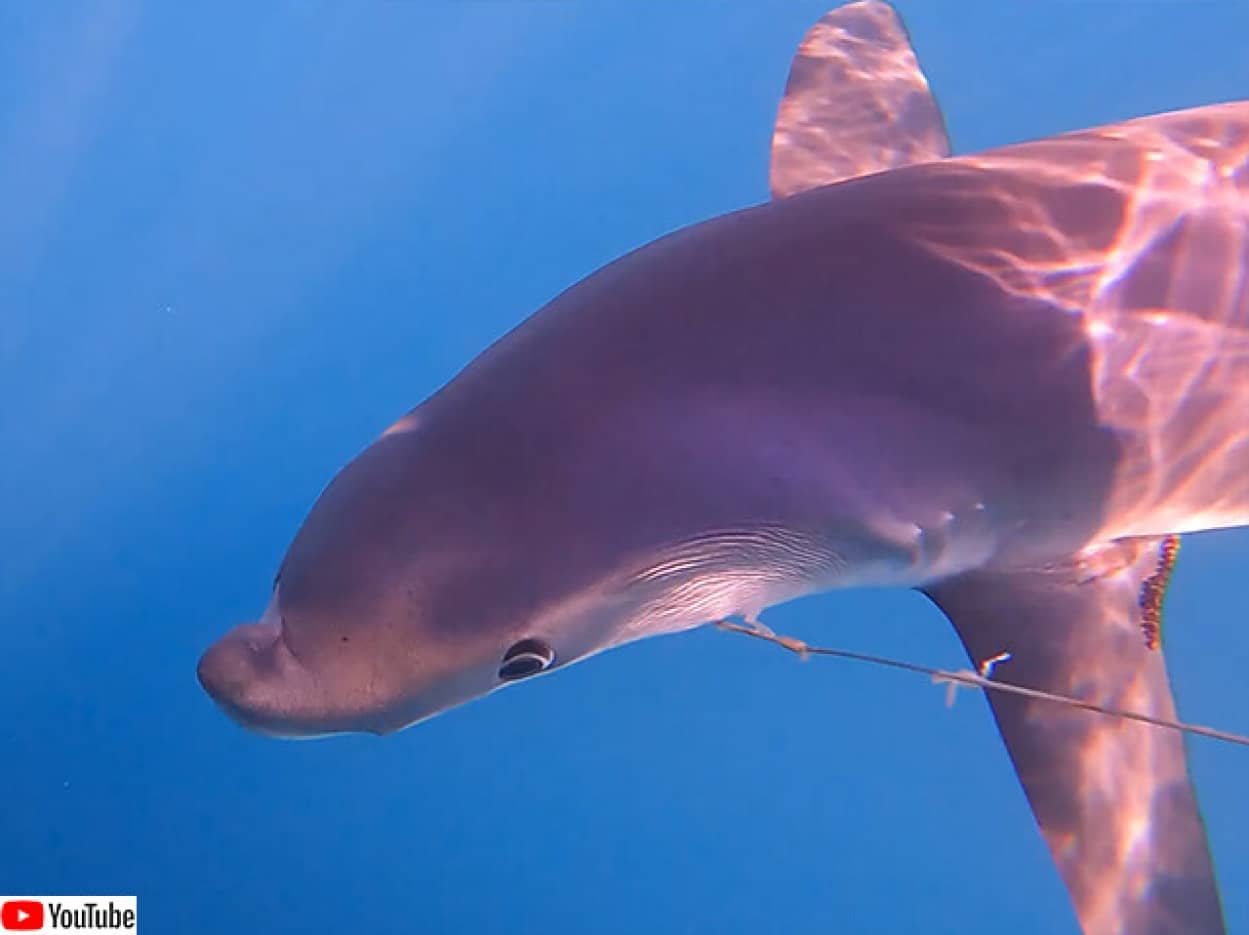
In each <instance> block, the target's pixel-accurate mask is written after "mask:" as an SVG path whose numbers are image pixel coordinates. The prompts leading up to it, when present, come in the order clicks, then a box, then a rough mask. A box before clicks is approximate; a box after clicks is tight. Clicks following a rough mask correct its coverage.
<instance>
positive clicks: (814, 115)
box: [769, 0, 950, 198]
mask: <svg viewBox="0 0 1249 935" xmlns="http://www.w3.org/2000/svg"><path fill="white" fill-rule="evenodd" d="M949 154H950V141H949V139H948V138H947V137H946V132H945V121H944V120H943V119H942V117H941V110H940V108H938V107H937V102H936V101H935V100H934V99H933V96H932V93H931V92H930V91H929V90H928V81H927V79H926V78H924V73H923V72H922V71H920V67H919V61H918V60H917V59H916V57H915V53H914V51H912V49H911V43H910V39H909V38H908V36H907V34H906V27H904V26H903V25H902V20H901V19H900V18H899V17H898V14H897V13H895V12H894V10H893V7H891V6H890V5H889V4H887V3H883V2H879V0H867V2H860V3H849V4H846V5H845V6H843V7H838V8H837V9H835V10H833V11H832V12H831V13H828V14H827V15H825V16H824V18H823V19H821V20H820V21H819V22H817V23H816V24H815V25H814V26H812V27H811V29H810V30H809V31H808V32H807V34H806V36H804V37H803V40H802V44H801V45H799V46H798V54H797V55H795V56H794V61H793V64H792V65H791V66H790V70H789V81H788V82H787V83H786V85H785V96H784V97H783V98H782V99H781V106H780V110H779V112H778V113H777V117H776V128H775V131H774V132H773V135H772V170H771V176H770V179H769V182H770V185H771V188H772V197H773V198H784V197H785V196H787V195H792V194H794V193H796V192H801V191H806V190H807V189H809V188H818V187H819V186H821V185H829V184H831V183H833V182H839V181H842V180H843V179H849V178H854V177H856V176H859V175H869V174H871V173H873V172H881V171H884V170H885V169H896V168H898V167H899V166H905V165H911V164H914V163H919V162H931V161H933V160H935V159H943V158H945V157H946V156H948V155H949Z"/></svg>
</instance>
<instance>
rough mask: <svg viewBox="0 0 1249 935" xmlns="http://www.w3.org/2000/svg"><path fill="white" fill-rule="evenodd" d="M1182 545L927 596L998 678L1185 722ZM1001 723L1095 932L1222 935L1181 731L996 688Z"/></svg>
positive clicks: (961, 580)
mask: <svg viewBox="0 0 1249 935" xmlns="http://www.w3.org/2000/svg"><path fill="white" fill-rule="evenodd" d="M1175 543H1176V540H1175V539H1174V538H1173V537H1167V538H1165V539H1157V538H1151V539H1128V540H1121V541H1119V542H1116V543H1113V544H1110V545H1107V546H1104V547H1101V548H1098V549H1096V550H1093V551H1091V552H1088V553H1085V554H1082V555H1081V556H1079V557H1074V556H1073V557H1072V558H1071V560H1070V561H1068V562H1065V563H1063V564H1061V565H1058V566H1054V567H1050V568H1046V569H1044V570H1039V571H1037V570H1033V571H987V570H985V571H977V572H972V573H969V574H965V575H962V576H960V577H957V578H953V579H951V580H949V581H946V582H943V583H941V584H938V585H935V586H933V587H931V588H928V589H927V593H928V595H929V597H931V598H932V600H933V601H935V602H936V604H937V605H938V606H939V607H940V608H941V609H942V610H943V611H944V612H945V613H946V615H947V616H948V617H949V618H950V620H951V621H952V622H953V623H954V626H955V628H956V629H957V630H958V634H959V637H960V638H961V639H962V641H963V645H964V646H965V647H966V649H967V652H968V653H969V654H970V656H971V658H972V660H973V661H974V662H976V663H977V664H978V663H980V662H982V661H984V660H986V659H991V658H993V657H994V656H997V655H998V654H999V653H1003V652H1009V653H1010V654H1011V656H1010V659H1009V660H1008V661H1003V662H1000V663H998V665H997V666H996V668H995V669H994V671H993V676H992V677H993V678H994V679H995V680H997V681H1002V682H1010V683H1014V684H1018V685H1024V686H1027V687H1029V688H1035V689H1039V690H1042V691H1046V692H1051V693H1055V694H1062V695H1068V696H1074V697H1077V698H1080V699H1082V700H1086V701H1092V702H1095V703H1098V704H1103V705H1107V706H1109V707H1114V708H1118V709H1121V710H1128V711H1135V712H1139V713H1142V714H1147V715H1151V716H1153V717H1158V718H1164V719H1171V720H1173V719H1174V718H1175V705H1174V702H1173V701H1172V698H1171V689H1170V685H1169V683H1168V680H1167V673H1166V667H1165V664H1164V662H1163V658H1162V652H1161V650H1160V649H1158V648H1156V647H1157V646H1158V641H1157V633H1156V630H1155V629H1153V627H1155V626H1156V624H1157V612H1158V610H1159V607H1160V604H1161V599H1162V590H1163V587H1164V585H1165V580H1166V574H1167V573H1168V572H1169V570H1170V563H1171V561H1172V559H1173V558H1174V554H1175ZM987 694H988V695H989V701H990V703H991V705H992V707H993V714H994V716H995V717H996V719H997V724H998V730H999V731H1000V732H1001V735H1002V739H1003V740H1005V741H1006V747H1007V750H1008V751H1009V752H1010V757H1011V760H1012V761H1013V763H1014V766H1015V771H1016V773H1017V774H1018V775H1019V779H1020V782H1021V783H1022V784H1023V787H1024V792H1025V793H1026V794H1027V797H1028V801H1029V803H1030V804H1031V806H1032V811H1033V813H1034V814H1035V816H1036V819H1037V823H1038V824H1039V825H1040V828H1041V833H1042V834H1043V835H1044V836H1045V840H1046V843H1047V844H1048V845H1049V849H1050V853H1051V854H1052V855H1053V857H1054V861H1055V863H1056V864H1057V865H1058V870H1059V873H1060V874H1061V875H1062V878H1063V881H1064V882H1065V883H1066V885H1067V889H1068V891H1069V892H1070V894H1071V898H1072V902H1073V903H1074V905H1075V910H1076V915H1077V916H1078V917H1079V920H1080V924H1081V925H1082V926H1083V929H1084V932H1085V933H1086V935H1111V933H1116V935H1129V933H1130V935H1181V933H1182V935H1210V933H1221V932H1223V931H1224V927H1223V918H1222V910H1221V908H1220V905H1219V895H1218V888H1217V884H1216V883H1215V878H1214V870H1213V867H1212V864H1211V859H1210V853H1209V848H1208V845H1207V841H1206V831H1205V826H1204V824H1203V823H1202V819H1201V813H1200V811H1199V810H1198V807H1197V800H1196V797H1195V795H1194V793H1193V788H1192V785H1191V782H1190V780H1189V776H1188V764H1187V760H1186V757H1185V751H1184V742H1183V739H1182V735H1181V734H1180V733H1179V732H1178V731H1174V730H1170V729H1167V728H1164V727H1156V726H1153V725H1150V724H1143V723H1137V722H1133V721H1127V720H1123V719H1121V718H1117V717H1112V716H1108V715H1104V714H1099V713H1094V712H1089V711H1083V710H1076V709H1073V708H1070V707H1067V706H1064V705H1061V704H1057V703H1054V702H1050V701H1041V700H1033V699H1030V698H1022V697H1018V696H1016V695H1010V694H1005V693H1002V692H992V691H990V692H988V693H987Z"/></svg>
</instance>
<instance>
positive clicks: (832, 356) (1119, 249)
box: [199, 2, 1249, 935]
mask: <svg viewBox="0 0 1249 935" xmlns="http://www.w3.org/2000/svg"><path fill="white" fill-rule="evenodd" d="M948 151H949V144H948V141H947V139H946V134H945V129H944V126H943V123H942V118H941V115H940V112H939V110H938V108H937V106H936V103H935V101H934V100H933V98H932V96H931V94H930V93H929V91H928V85H927V82H926V80H925V79H924V76H923V74H922V72H921V71H920V68H919V65H918V62H917V61H916V58H915V55H914V53H913V52H912V50H911V48H910V45H909V42H908V39H907V36H906V33H905V31H904V29H903V27H902V25H901V23H900V21H899V20H898V18H897V16H896V14H895V13H894V12H893V10H892V9H891V8H890V7H888V6H887V5H885V4H883V3H879V2H865V3H854V4H850V5H848V6H845V7H841V8H840V9H837V10H835V11H833V12H832V13H830V14H828V16H826V17H825V18H824V19H823V20H821V21H820V22H819V23H818V24H817V25H816V26H815V27H814V28H813V29H812V30H811V32H810V33H808V35H807V37H806V38H805V40H804V41H803V43H802V46H801V48H800V49H799V52H798V55H797V57H796V59H795V61H794V65H793V70H792V73H791V76H790V81H789V85H788V87H787V89H786V93H785V96H784V99H783V101H782V103H781V106H780V111H779V115H778V119H777V125H776V130H775V135H774V139H773V153H772V172H771V183H772V190H773V195H774V198H773V200H772V201H771V202H770V203H768V204H766V205H761V206H758V207H756V208H751V209H748V210H745V211H740V212H736V213H734V214H730V215H726V216H724V217H721V218H716V219H713V220H711V221H708V222H705V223H703V224H699V225H695V226H694V227H691V228H687V229H685V230H683V231H679V232H677V233H675V234H673V235H671V236H669V237H666V238H663V239H661V240H659V241H657V242H655V243H653V244H650V245H648V246H646V247H643V248H642V249H640V250H638V251H635V252H634V253H632V254H630V255H629V256H627V257H624V258H622V259H621V260H619V261H617V262H616V263H613V264H611V265H609V266H608V267H605V268H604V269H603V270H601V271H599V272H598V273H596V274H594V275H592V276H590V277H589V278H587V279H586V280H584V281H582V282H581V283H578V284H577V285H575V286H574V287H572V288H571V289H569V290H568V291H567V292H565V293H564V294H563V295H561V296H559V297H558V298H556V299H555V300H554V301H553V302H551V303H550V304H549V305H548V306H547V307H545V308H544V309H542V310H541V311H540V312H539V313H537V314H536V315H534V316H533V317H532V318H530V319H529V320H528V321H526V322H525V323H524V324H522V325H521V326H520V327H519V328H517V329H516V330H515V331H513V332H512V333H511V334H509V335H508V336H506V337H505V338H503V339H502V340H500V341H499V342H498V343H497V344H495V345H494V346H493V347H492V348H490V349H489V350H488V351H486V352H485V353H484V354H483V355H482V356H481V357H479V358H478V359H477V360H476V361H474V362H473V363H472V364H470V365H469V367H468V368H466V370H465V371H464V372H463V373H462V374H460V375H459V376H458V377H457V378H456V379H455V380H453V381H452V382H451V383H450V384H448V385H447V386H446V387H444V388H443V389H442V390H441V391H439V392H438V393H437V394H435V395H434V396H433V397H431V398H430V399H429V400H427V401H426V402H424V403H423V404H422V405H421V406H418V407H417V408H416V409H415V410H413V411H412V412H411V413H410V414H409V415H408V416H406V417H404V418H403V419H402V420H400V421H399V422H398V423H396V424H395V425H394V426H392V428H391V429H390V430H388V431H387V432H386V433H385V434H384V435H383V436H382V437H381V438H380V439H378V441H377V442H375V443H374V444H373V445H372V446H371V447H370V448H368V449H367V450H366V451H365V452H363V453H362V454H361V455H360V456H359V457H358V458H357V459H356V460H354V461H353V462H352V463H351V464H350V465H348V466H347V467H346V468H345V469H344V470H343V471H342V472H341V473H340V474H339V475H338V477H336V478H335V479H334V481H333V483H331V485H330V486H329V487H328V488H327V489H326V491H325V492H324V493H323V494H322V496H321V498H320V500H319V501H318V503H317V505H316V506H315V507H314V509H313V510H312V512H311V513H310V515H309V517H308V519H307V520H306V521H305V523H304V525H303V527H302V528H301V529H300V531H299V533H298V535H297V536H296V538H295V541H294V542H293V543H292V545H291V547H290V550H289V551H288V553H287V555H286V558H285V559H284V561H283V563H282V567H281V570H280V572H279V577H278V581H277V582H276V583H275V587H274V594H273V597H272V599H271V601H270V604H269V608H268V609H267V610H266V612H265V614H264V616H263V618H262V619H261V620H260V622H258V623H254V624H248V625H245V626H242V627H238V628H236V629H235V630H234V631H233V632H231V633H230V634H229V635H227V636H226V637H225V638H224V639H222V640H221V641H220V642H218V643H217V644H216V645H215V646H213V647H212V648H211V649H210V650H209V651H208V652H207V653H205V655H204V657H203V659H202V660H201V662H200V669H199V674H200V679H201V681H202V682H203V684H204V686H205V688H206V689H207V690H208V691H209V693H210V694H211V695H212V696H213V697H214V699H216V700H217V702H218V703H219V704H220V705H221V706H222V707H223V708H224V709H225V710H226V711H227V712H228V713H230V714H231V715H232V716H233V717H235V718H236V719H238V720H239V721H240V722H242V723H244V724H245V725H247V726H249V727H252V728H255V729H258V730H263V731H267V732H270V733H275V734H281V735H287V736H311V735H317V734H323V733H332V732H339V731H352V730H357V731H358V730H365V731H373V732H377V733H386V732H389V731H393V730H396V729H399V728H401V727H404V726H407V725H409V724H412V723H415V722H417V721H419V720H422V719H424V718H427V717H430V716H432V715H433V714H436V713H437V712H439V711H442V710H445V709H446V708H448V707H451V706H453V705H456V704H459V703H462V702H464V701H467V700H470V699H471V698H474V697H478V696H480V695H483V694H485V693H487V692H489V691H492V690H494V689H495V688H498V687H500V686H501V685H504V684H508V683H511V682H514V681H517V680H518V679H521V678H524V677H526V676H529V675H532V674H536V673H538V672H542V671H553V670H555V669H558V668H560V667H561V666H563V665H567V664H570V663H572V662H576V661H578V660H580V659H583V658H586V657H587V656H590V655H592V654H594V653H596V652H599V651H602V650H604V649H608V648H610V647H612V646H615V645H619V644H621V643H624V642H627V641H629V640H633V639H637V638H640V637H644V636H651V635H656V634H660V633H666V632H672V631H675V630H680V629H684V628H688V627H691V626H697V625H699V624H703V623H707V622H710V621H714V620H716V619H718V618H721V617H727V616H732V615H743V616H748V617H749V616H753V615H754V614H757V613H758V612H759V611H761V610H762V609H763V608H765V607H767V606H770V605H773V604H776V603H778V602H780V601H784V600H788V599H790V598H793V597H796V596H798V595H801V594H806V593H812V592H816V591H821V590H826V589H829V588H834V587H849V586H854V585H861V584H869V585H880V584H888V585H898V586H906V587H916V588H920V589H922V590H923V591H924V592H925V593H927V594H928V595H929V596H930V597H931V598H932V599H933V600H934V601H935V602H936V603H937V604H938V605H939V606H940V607H941V608H942V609H943V610H944V611H945V613H946V614H947V615H948V616H949V618H950V619H951V621H952V622H953V623H954V625H955V627H956V629H957V630H958V633H959V635H960V637H961V638H962V641H963V643H964V645H965V646H966V648H967V651H968V653H969V655H970V656H971V658H972V660H973V661H974V662H977V663H979V662H980V661H982V660H984V659H987V658H990V657H994V656H997V655H998V654H1000V653H1002V652H1009V653H1010V654H1011V659H1010V661H1009V662H1005V663H1003V664H1002V665H1000V666H999V668H998V669H997V671H996V672H995V677H997V678H999V679H1000V680H1002V681H1006V682H1013V683H1017V684H1020V685H1024V686H1030V687H1034V688H1039V689H1043V690H1046V691H1049V692H1056V693H1060V694H1065V695H1072V696H1076V697H1079V698H1081V699H1085V700H1090V701H1097V702H1102V703H1106V704H1110V705H1113V706H1114V707H1117V708H1124V709H1131V710H1135V711H1138V712H1141V713H1144V714H1151V715H1157V716H1160V717H1168V718H1169V717H1172V716H1173V715H1174V704H1173V701H1172V698H1171V692H1170V689H1169V686H1168V681H1167V675H1166V670H1165V666H1164V663H1163V654H1162V650H1161V636H1160V629H1159V628H1160V618H1159V613H1160V605H1161V597H1162V592H1163V589H1164V587H1165V583H1166V578H1167V575H1168V573H1169V571H1170V566H1171V562H1172V560H1173V559H1174V550H1175V545H1176V541H1177V540H1176V539H1175V536H1176V535H1177V534H1179V533H1183V532H1188V531H1194V530H1199V529H1210V528H1217V527H1227V526H1237V525H1246V524H1249V285H1247V275H1249V274H1247V273H1246V271H1247V270H1249V237H1247V234H1249V103H1246V102H1239V103H1231V104H1223V105H1217V106H1211V107H1202V108H1197V109H1194V110H1189V111H1182V112H1178V113H1172V114H1164V115H1160V116H1155V117H1149V118H1144V119H1141V120H1135V121H1130V122H1127V123H1123V124H1118V125H1114V126H1109V127H1102V128H1099V129H1094V130H1086V131H1083V132H1079V133H1073V134H1069V135H1065V136H1059V137H1055V138H1052V139H1047V140H1042V141H1039V142H1035V143H1027V144H1022V145H1016V146H1010V147H1006V148H1003V149H999V150H994V151H991V152H988V153H984V154H979V155H971V156H961V157H956V158H946V157H947V156H948ZM990 700H991V703H992V705H993V711H994V715H995V717H996V718H997V722H998V726H999V728H1000V731H1001V734H1002V737H1003V739H1004V740H1005V741H1006V745H1007V749H1008V750H1009V752H1010V756H1011V758H1012V761H1013V762H1014V765H1015V768H1016V771H1017V772H1018V774H1019V777H1020V780H1021V782H1022V784H1023V787H1024V790H1025V792H1026V793H1027V796H1028V800H1029V802H1030V803H1031V805H1032V808H1033V811H1034V813H1035V815H1036V818H1037V822H1038V824H1039V825H1040V828H1041V831H1042V833H1043V835H1044V836H1045V839H1046V841H1047V842H1048V844H1049V847H1050V850H1051V852H1052V854H1053V856H1054V859H1055V861H1056V863H1057V865H1058V868H1059V871H1060V872H1061V874H1062V876H1063V879H1064V881H1065V882H1066V884H1067V887H1068V889H1069V891H1070V893H1071V896H1072V900H1073V903H1074V906H1075V911H1076V915H1077V916H1078V918H1079V921H1080V924H1081V925H1082V927H1083V929H1084V931H1085V932H1086V933H1088V935H1110V933H1132V935H1137V933H1148V935H1163V933H1173V935H1179V933H1187V935H1209V933H1217V932H1221V931H1222V930H1223V923H1222V919H1221V910H1220V906H1219V897H1218V891H1217V887H1216V884H1215V879H1214V874H1213V870H1212V866H1211V861H1210V856H1209V853H1208V849H1207V845H1206V835H1205V829H1204V827H1203V824H1202V819H1201V816H1200V813H1199V811H1198V807H1197V803H1196V800H1195V797H1194V794H1193V790H1192V786H1191V783H1190V780H1189V776H1188V769H1187V763H1186V758H1185V751H1184V745H1183V742H1182V740H1181V738H1180V735H1179V734H1177V733H1175V732H1172V731H1167V730H1163V729H1160V728H1157V727H1152V726H1149V725H1146V724H1140V723H1129V722H1124V721H1122V720H1117V719H1113V718H1109V717H1105V716H1101V715H1097V714H1091V713H1089V712H1086V711H1075V710H1070V709H1067V708H1063V707H1059V706H1055V705H1053V704H1049V703H1045V702H1039V701H1033V700H1026V699H1020V698H1016V697H1009V696H998V697H993V698H991V699H990Z"/></svg>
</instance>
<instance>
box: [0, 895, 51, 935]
mask: <svg viewBox="0 0 1249 935" xmlns="http://www.w3.org/2000/svg"><path fill="white" fill-rule="evenodd" d="M0 926H3V927H4V930H5V931H6V932H37V931H38V930H39V929H41V928H43V903H41V902H39V901H38V900H34V899H11V900H9V901H8V902H7V903H5V904H4V905H3V906H0Z"/></svg>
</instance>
